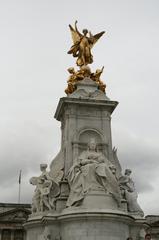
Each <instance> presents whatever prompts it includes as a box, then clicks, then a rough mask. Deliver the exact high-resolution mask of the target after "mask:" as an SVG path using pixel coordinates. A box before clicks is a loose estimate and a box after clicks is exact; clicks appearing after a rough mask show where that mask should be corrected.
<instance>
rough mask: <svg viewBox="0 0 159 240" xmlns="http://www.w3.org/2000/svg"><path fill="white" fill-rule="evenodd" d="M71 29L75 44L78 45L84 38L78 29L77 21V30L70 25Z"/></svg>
mask: <svg viewBox="0 0 159 240" xmlns="http://www.w3.org/2000/svg"><path fill="white" fill-rule="evenodd" d="M69 28H70V31H71V35H72V40H73V44H76V43H77V42H79V41H80V38H81V37H82V34H81V33H80V32H79V31H78V28H77V21H76V22H75V29H74V28H73V27H72V26H71V25H70V24H69Z"/></svg>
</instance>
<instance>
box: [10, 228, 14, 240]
mask: <svg viewBox="0 0 159 240" xmlns="http://www.w3.org/2000/svg"><path fill="white" fill-rule="evenodd" d="M11 240H14V229H11Z"/></svg>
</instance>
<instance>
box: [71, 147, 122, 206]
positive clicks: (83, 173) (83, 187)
mask: <svg viewBox="0 0 159 240" xmlns="http://www.w3.org/2000/svg"><path fill="white" fill-rule="evenodd" d="M109 164H110V163H109V161H108V160H107V159H106V158H105V157H104V156H103V154H102V153H100V152H96V151H89V150H88V151H85V152H83V153H82V154H81V156H80V157H79V159H78V163H76V164H74V165H73V166H72V167H71V168H70V170H69V173H68V182H69V185H70V195H69V198H68V201H67V206H73V205H78V204H79V203H80V201H81V200H82V199H83V198H84V196H85V195H86V194H87V193H88V192H89V191H105V192H107V193H110V194H112V195H113V196H114V198H115V199H116V198H119V199H120V190H119V186H118V182H117V180H116V178H115V176H114V175H113V174H112V172H111V170H110V169H109Z"/></svg>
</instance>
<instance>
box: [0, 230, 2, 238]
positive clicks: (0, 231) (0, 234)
mask: <svg viewBox="0 0 159 240" xmlns="http://www.w3.org/2000/svg"><path fill="white" fill-rule="evenodd" d="M0 240H2V229H0Z"/></svg>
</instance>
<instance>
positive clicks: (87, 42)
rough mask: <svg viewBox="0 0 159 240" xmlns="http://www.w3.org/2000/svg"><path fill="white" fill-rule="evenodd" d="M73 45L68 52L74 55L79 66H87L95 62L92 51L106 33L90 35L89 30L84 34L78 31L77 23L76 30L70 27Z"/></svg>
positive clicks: (84, 30) (85, 30)
mask: <svg viewBox="0 0 159 240" xmlns="http://www.w3.org/2000/svg"><path fill="white" fill-rule="evenodd" d="M69 28H70V31H71V34H72V40H73V45H72V47H71V49H70V50H69V51H68V54H72V55H73V57H77V61H76V63H77V66H80V67H81V66H86V65H88V64H91V63H92V62H93V56H92V54H91V49H92V47H93V46H94V44H95V43H96V42H97V41H98V39H99V38H100V37H101V36H102V35H103V34H104V33H105V32H104V31H102V32H100V33H97V34H95V35H92V34H91V32H89V36H87V34H88V30H87V29H83V34H82V33H80V32H79V31H78V28H77V21H76V22H75V28H73V27H72V26H71V25H69Z"/></svg>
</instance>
